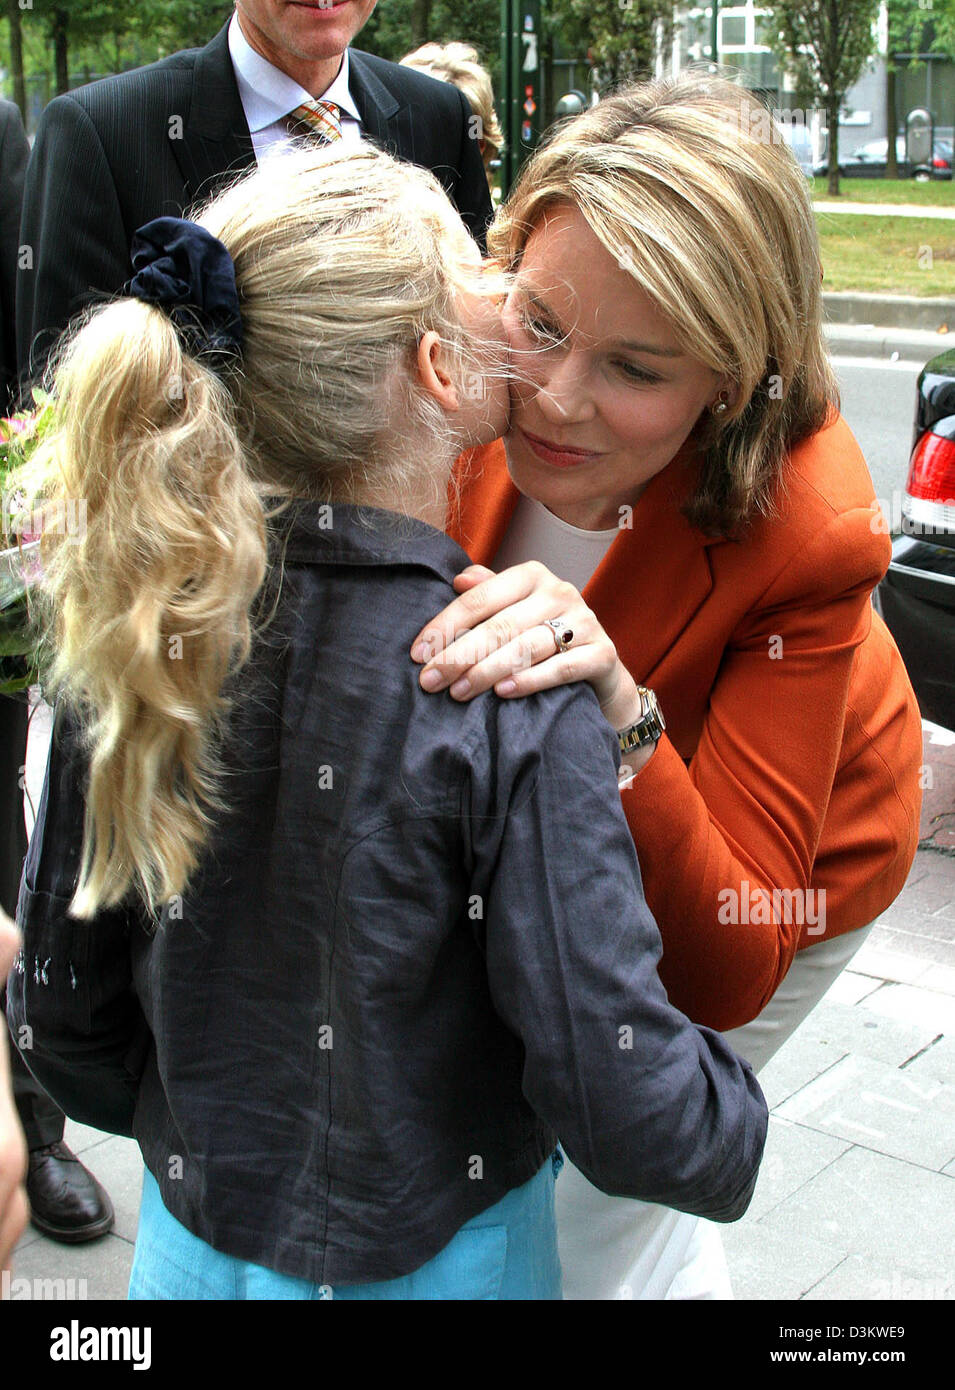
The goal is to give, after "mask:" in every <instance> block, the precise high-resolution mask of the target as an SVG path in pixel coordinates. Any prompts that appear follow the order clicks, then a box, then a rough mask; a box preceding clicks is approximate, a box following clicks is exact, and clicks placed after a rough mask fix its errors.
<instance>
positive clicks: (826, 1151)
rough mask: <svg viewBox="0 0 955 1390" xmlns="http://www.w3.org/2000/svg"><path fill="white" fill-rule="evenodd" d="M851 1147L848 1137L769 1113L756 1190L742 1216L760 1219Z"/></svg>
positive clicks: (750, 1221)
mask: <svg viewBox="0 0 955 1390" xmlns="http://www.w3.org/2000/svg"><path fill="white" fill-rule="evenodd" d="M849 1147H850V1144H849V1142H848V1141H847V1140H844V1139H838V1138H836V1137H835V1136H833V1135H828V1134H820V1133H818V1132H817V1131H815V1130H811V1129H805V1128H804V1127H803V1126H802V1125H795V1124H792V1123H790V1122H789V1121H788V1120H784V1119H781V1118H780V1117H778V1116H777V1115H770V1117H769V1133H768V1135H767V1137H766V1149H765V1152H764V1154H763V1161H762V1164H761V1166H760V1170H759V1178H758V1179H757V1181H756V1191H755V1192H754V1193H753V1200H752V1202H751V1203H750V1205H749V1209H748V1211H747V1212H746V1216H745V1217H744V1218H743V1219H744V1220H745V1221H747V1222H749V1223H752V1222H754V1221H758V1220H759V1218H760V1217H761V1216H765V1214H766V1213H767V1212H768V1211H772V1209H773V1207H777V1206H779V1204H780V1202H783V1201H785V1199H786V1198H787V1197H789V1196H791V1195H792V1194H793V1193H794V1192H797V1191H798V1190H799V1188H800V1187H802V1186H803V1184H804V1183H807V1182H808V1181H809V1180H810V1178H813V1177H815V1175H816V1174H817V1173H819V1172H821V1170H822V1169H823V1168H825V1167H826V1165H827V1164H829V1163H832V1162H834V1161H835V1159H837V1158H838V1157H839V1155H840V1154H843V1153H845V1152H846V1150H847V1149H848V1148H849Z"/></svg>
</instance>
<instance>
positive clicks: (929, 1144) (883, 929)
mask: <svg viewBox="0 0 955 1390" xmlns="http://www.w3.org/2000/svg"><path fill="white" fill-rule="evenodd" d="M924 756H925V778H926V781H927V782H930V786H928V787H927V788H926V791H925V804H924V809H923V817H922V846H923V847H922V848H920V850H919V852H918V854H917V856H916V859H915V863H914V865H913V868H912V872H911V874H910V875H909V879H908V882H907V884H906V886H905V888H904V890H903V892H902V894H901V895H900V897H899V898H898V900H897V901H896V902H895V903H894V904H893V906H892V907H891V908H890V909H889V911H888V912H886V913H885V914H884V915H883V916H882V918H881V919H880V921H879V923H878V924H877V925H876V926H875V927H874V928H873V929H872V932H871V933H870V935H869V937H868V940H867V941H866V943H865V945H864V946H863V947H862V949H861V950H860V952H859V953H858V955H857V956H856V957H855V959H854V960H853V961H852V963H851V968H850V969H849V970H846V971H845V972H844V973H843V974H842V975H841V976H840V978H839V979H838V980H837V981H836V983H835V984H834V985H833V987H832V988H831V989H830V991H829V993H828V994H827V995H826V996H825V998H824V999H823V1001H822V1002H821V1003H820V1004H819V1006H818V1007H817V1008H816V1009H815V1010H814V1011H813V1013H812V1014H811V1015H810V1017H809V1018H808V1019H807V1020H806V1021H805V1023H803V1025H802V1027H801V1028H799V1030H798V1031H797V1032H796V1033H795V1034H794V1035H793V1036H792V1038H790V1040H789V1042H788V1043H787V1044H786V1045H785V1047H783V1048H782V1050H781V1051H780V1052H779V1053H778V1054H777V1056H776V1057H775V1058H773V1060H772V1062H770V1064H769V1066H768V1067H767V1068H766V1069H765V1071H764V1072H763V1074H762V1076H761V1078H760V1079H761V1081H762V1083H763V1087H764V1090H765V1091H766V1095H767V1099H768V1100H769V1104H770V1107H771V1111H772V1115H771V1119H770V1133H769V1141H768V1145H767V1149H766V1156H765V1159H764V1161H763V1167H762V1172H761V1174H760V1179H759V1183H758V1185H757V1188H756V1194H755V1197H754V1199H753V1203H752V1206H751V1207H750V1210H749V1211H748V1212H747V1214H746V1216H745V1217H744V1218H743V1219H742V1221H740V1222H738V1223H737V1224H736V1225H734V1226H730V1227H723V1228H722V1231H723V1240H724V1244H725V1247H726V1252H727V1258H728V1261H729V1267H730V1274H731V1276H732V1280H733V1286H734V1290H735V1294H736V1297H737V1298H739V1299H787V1300H789V1299H807V1300H817V1299H830V1298H831V1299H844V1298H857V1299H870V1300H886V1299H889V1300H896V1299H946V1300H951V1299H955V738H953V736H952V735H947V736H945V735H943V734H942V733H941V731H939V732H938V733H937V734H934V733H933V731H932V730H931V729H930V728H929V729H927V730H926V734H925V754H924ZM66 1142H67V1143H68V1144H69V1145H70V1146H71V1147H72V1148H73V1149H74V1150H75V1151H76V1152H77V1153H80V1154H82V1155H83V1158H84V1161H85V1162H86V1163H87V1164H88V1165H89V1167H90V1168H91V1169H92V1170H93V1172H95V1174H96V1176H97V1177H98V1178H99V1179H100V1180H101V1181H102V1182H103V1183H104V1185H105V1186H106V1188H107V1189H108V1191H109V1193H110V1195H111V1197H112V1199H113V1204H114V1206H115V1208H116V1226H115V1229H114V1231H113V1232H112V1233H111V1234H110V1235H108V1236H105V1237H104V1238H102V1239H101V1240H98V1241H95V1242H93V1243H92V1244H89V1245H79V1246H72V1247H71V1246H67V1245H58V1244H56V1243H55V1242H53V1241H49V1240H47V1239H46V1238H45V1237H43V1236H41V1235H39V1234H38V1233H37V1232H35V1231H34V1230H33V1229H32V1228H28V1230H27V1232H26V1234H25V1235H24V1236H23V1238H22V1239H21V1241H20V1244H19V1245H18V1247H17V1251H16V1253H15V1255H14V1271H13V1272H14V1279H15V1280H16V1279H21V1278H26V1279H34V1278H35V1279H44V1280H48V1279H63V1280H71V1279H72V1280H75V1281H76V1282H75V1284H74V1285H73V1286H72V1289H73V1291H74V1296H77V1295H78V1296H85V1297H88V1298H91V1299H101V1298H103V1299H123V1298H125V1295H126V1283H127V1279H128V1275H129V1268H130V1264H131V1262H132V1254H133V1242H134V1240H135V1236H136V1222H137V1214H138V1209H139V1195H140V1184H141V1181H142V1163H141V1160H140V1157H139V1150H138V1148H137V1146H136V1144H135V1142H134V1141H133V1140H130V1139H119V1138H115V1137H111V1136H109V1135H104V1134H101V1133H99V1132H98V1131H96V1130H92V1129H86V1128H84V1127H82V1126H79V1125H75V1124H72V1123H68V1124H67V1129H66ZM82 1281H85V1283H84V1282H82ZM16 1287H17V1286H16V1284H14V1285H12V1287H11V1292H12V1293H13V1295H14V1296H16ZM21 1287H22V1286H21ZM70 1290H71V1286H70V1285H69V1284H67V1285H66V1292H67V1293H69V1292H70Z"/></svg>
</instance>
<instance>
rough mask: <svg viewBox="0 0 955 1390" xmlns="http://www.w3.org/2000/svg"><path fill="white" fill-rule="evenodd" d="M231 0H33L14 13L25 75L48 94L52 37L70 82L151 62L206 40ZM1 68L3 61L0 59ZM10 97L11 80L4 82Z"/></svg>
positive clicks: (3, 40)
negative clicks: (44, 85) (60, 47)
mask: <svg viewBox="0 0 955 1390" xmlns="http://www.w3.org/2000/svg"><path fill="white" fill-rule="evenodd" d="M232 9H233V5H232V3H230V0H34V4H33V7H32V8H30V9H24V10H21V11H20V12H19V20H20V30H21V33H22V36H23V50H24V51H23V66H24V71H25V74H26V76H27V79H28V80H29V79H31V78H33V79H36V78H38V77H45V78H46V79H47V81H48V84H49V87H50V91H51V94H52V86H53V82H54V41H55V39H56V35H57V33H58V32H59V33H60V34H61V35H62V36H63V40H64V41H65V44H66V49H67V55H68V66H69V72H70V77H71V80H72V81H73V82H74V83H76V82H85V81H90V80H91V79H93V78H95V77H102V76H105V75H106V74H108V73H112V72H121V71H124V70H126V69H129V68H134V67H140V66H141V65H142V64H144V63H152V62H154V61H155V60H156V59H157V58H162V57H165V56H166V54H169V53H174V52H176V51H177V50H178V49H181V48H197V47H199V46H201V45H202V44H205V43H208V41H209V40H210V39H211V38H212V37H213V35H214V34H216V33H217V32H218V30H219V29H221V27H222V25H223V24H224V23H225V22H226V20H227V19H228V18H229V15H230V14H231V13H232ZM9 34H10V20H9V18H7V17H4V19H3V22H2V23H0V55H2V57H3V58H5V57H6V55H7V54H8V53H9V51H10V44H9ZM0 66H3V67H6V66H7V64H6V63H5V62H2V60H0ZM5 86H6V89H7V94H8V95H12V81H11V80H8V81H7V83H6V84H5Z"/></svg>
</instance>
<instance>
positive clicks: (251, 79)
mask: <svg viewBox="0 0 955 1390" xmlns="http://www.w3.org/2000/svg"><path fill="white" fill-rule="evenodd" d="M229 55H230V57H231V58H232V66H233V68H234V69H235V80H236V82H237V83H238V85H239V97H240V98H241V101H242V110H243V111H244V112H245V119H246V121H247V122H248V125H249V134H250V135H251V136H252V148H253V149H254V150H255V157H256V159H257V160H261V159H262V156H263V155H264V154H266V153H267V152H269V151H272V152H277V151H280V150H281V149H282V147H284V146H286V145H287V144H288V142H289V140H290V139H291V136H290V135H289V132H288V130H287V129H286V127H285V124H284V121H285V117H286V116H290V115H291V114H292V112H293V111H294V110H295V108H296V106H301V104H302V102H303V101H311V100H312V94H311V92H306V90H305V88H304V87H300V86H299V85H298V83H297V82H296V81H295V79H294V78H292V77H289V75H288V73H287V72H283V71H282V69H281V68H277V67H275V66H274V65H273V64H272V63H270V62H269V60H268V59H267V58H263V57H262V54H261V53H256V51H255V49H254V48H253V47H252V45H251V44H250V43H249V41H248V39H247V38H246V37H245V35H244V34H243V32H242V30H241V28H240V26H239V20H238V16H237V15H235V14H233V16H232V19H231V20H230V21H229ZM319 99H320V100H321V101H333V102H334V103H335V105H336V106H337V107H338V109H339V111H340V112H341V118H342V139H343V140H346V141H347V142H348V143H349V144H357V143H358V141H359V140H360V139H361V117H360V115H359V114H358V107H357V106H356V105H355V100H354V97H353V96H352V94H351V92H350V91H349V90H348V49H347V48H346V49H345V52H344V53H343V54H342V65H341V67H340V68H339V70H338V76H337V77H336V78H335V81H334V82H333V83H332V85H331V86H330V87H329V88H328V90H327V91H325V92H322V94H321V97H320V98H319Z"/></svg>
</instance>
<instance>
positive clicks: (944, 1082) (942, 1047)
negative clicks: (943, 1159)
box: [904, 1034, 955, 1152]
mask: <svg viewBox="0 0 955 1390" xmlns="http://www.w3.org/2000/svg"><path fill="white" fill-rule="evenodd" d="M936 1036H937V1035H936ZM904 1071H905V1075H906V1076H907V1077H909V1079H910V1080H912V1081H913V1082H918V1083H921V1084H925V1083H929V1082H935V1083H937V1084H939V1085H941V1086H948V1087H953V1086H955V1037H946V1036H944V1034H943V1035H942V1036H941V1038H940V1039H938V1041H936V1040H935V1039H933V1040H932V1045H931V1046H930V1047H927V1048H925V1049H924V1050H923V1051H922V1052H921V1053H920V1054H919V1056H917V1057H913V1058H912V1060H911V1061H910V1062H909V1063H908V1064H907V1065H906V1067H905V1069H904ZM953 1152H955V1149H953Z"/></svg>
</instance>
